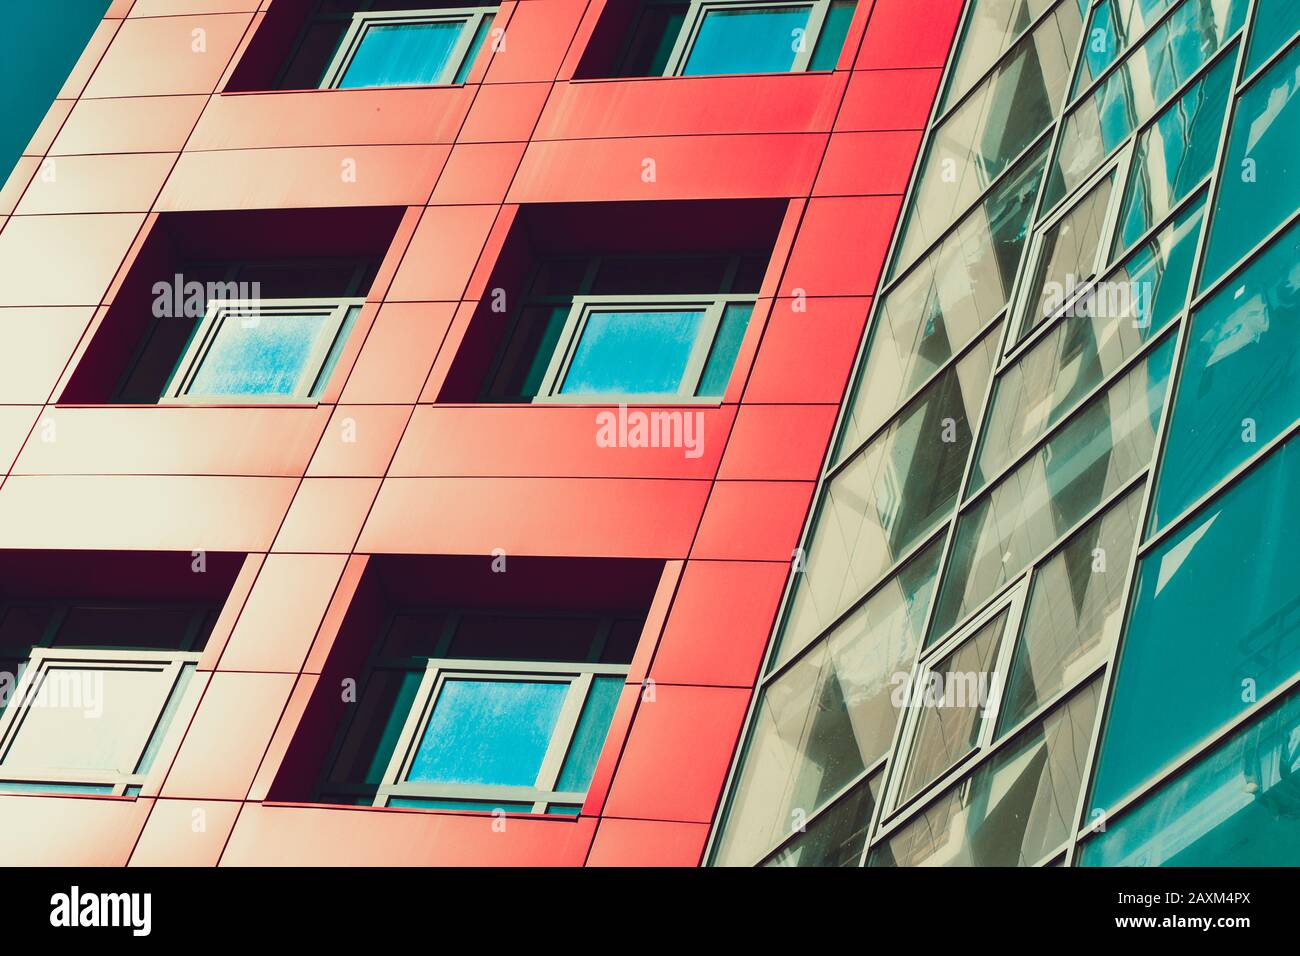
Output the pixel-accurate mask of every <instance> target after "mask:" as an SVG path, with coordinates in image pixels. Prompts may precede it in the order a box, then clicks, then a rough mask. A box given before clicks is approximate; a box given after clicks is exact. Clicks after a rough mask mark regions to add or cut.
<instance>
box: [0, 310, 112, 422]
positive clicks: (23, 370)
mask: <svg viewBox="0 0 1300 956" xmlns="http://www.w3.org/2000/svg"><path fill="white" fill-rule="evenodd" d="M94 314H95V310H94V309H90V308H81V309H0V342H4V343H5V348H3V349H0V404H4V405H7V404H19V403H23V402H26V403H42V402H45V401H46V400H47V399H48V398H49V397H50V392H51V391H52V390H53V388H54V385H55V383H56V382H57V381H58V380H59V376H60V375H61V374H62V373H63V367H64V365H66V364H67V361H68V359H69V358H70V357H71V355H72V352H73V350H74V349H75V348H76V347H77V340H78V339H79V338H80V337H81V333H82V332H84V331H85V330H86V326H87V325H88V324H89V323H90V320H91V319H92V318H93V317H94Z"/></svg>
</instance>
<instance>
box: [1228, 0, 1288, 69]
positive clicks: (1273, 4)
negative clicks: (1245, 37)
mask: <svg viewBox="0 0 1300 956" xmlns="http://www.w3.org/2000/svg"><path fill="white" fill-rule="evenodd" d="M1298 30H1300V0H1257V2H1256V4H1255V24H1254V26H1252V27H1251V28H1250V51H1249V54H1248V55H1247V56H1246V70H1245V72H1244V73H1243V74H1242V75H1243V76H1249V75H1250V74H1251V73H1253V72H1255V70H1257V69H1259V67H1260V66H1262V65H1263V63H1264V61H1265V60H1267V59H1268V58H1269V57H1270V56H1272V55H1273V54H1274V53H1276V52H1277V51H1278V50H1280V49H1281V48H1282V44H1283V43H1285V42H1286V41H1287V40H1289V39H1291V37H1293V36H1295V34H1296V31H1298Z"/></svg>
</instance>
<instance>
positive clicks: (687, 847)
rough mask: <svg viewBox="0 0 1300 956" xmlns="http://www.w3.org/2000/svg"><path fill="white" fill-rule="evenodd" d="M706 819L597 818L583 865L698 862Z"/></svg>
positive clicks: (705, 833) (691, 863) (647, 864)
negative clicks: (692, 821)
mask: <svg viewBox="0 0 1300 956" xmlns="http://www.w3.org/2000/svg"><path fill="white" fill-rule="evenodd" d="M708 839H709V826H708V824H707V823H667V822H665V821H662V820H613V819H609V820H601V821H600V826H599V827H598V828H597V830H596V839H595V840H594V841H593V842H592V844H591V853H590V854H589V855H588V856H587V866H699V864H700V859H701V858H702V857H703V856H704V845H705V843H706V842H707V841H708Z"/></svg>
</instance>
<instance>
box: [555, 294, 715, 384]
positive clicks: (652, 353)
mask: <svg viewBox="0 0 1300 956" xmlns="http://www.w3.org/2000/svg"><path fill="white" fill-rule="evenodd" d="M703 320H704V313H703V312H699V311H697V312H593V313H592V314H591V315H590V316H589V317H588V318H587V322H586V325H585V326H583V329H582V338H581V340H580V341H579V342H578V347H577V348H576V349H575V350H574V355H573V361H572V362H571V363H570V365H569V371H568V374H566V375H565V377H564V384H563V385H562V386H561V388H560V391H561V393H563V394H565V395H609V394H625V395H665V394H671V393H675V392H676V391H677V389H678V388H679V387H680V385H681V383H682V375H683V373H685V371H686V366H687V363H688V361H689V360H690V356H691V350H692V349H693V348H694V346H695V339H696V336H697V335H698V334H699V330H700V324H701V323H702V322H703Z"/></svg>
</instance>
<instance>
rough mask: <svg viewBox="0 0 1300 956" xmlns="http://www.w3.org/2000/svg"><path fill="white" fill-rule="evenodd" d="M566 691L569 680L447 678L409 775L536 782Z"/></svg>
mask: <svg viewBox="0 0 1300 956" xmlns="http://www.w3.org/2000/svg"><path fill="white" fill-rule="evenodd" d="M568 692H569V685H568V683H567V682H550V681H508V680H466V679H462V678H453V679H450V680H447V681H445V682H444V683H443V686H442V689H441V691H440V692H439V693H438V698H437V700H436V701H435V702H434V705H433V714H432V715H431V716H430V717H429V723H428V726H426V727H425V729H424V735H423V736H422V737H421V738H420V746H419V749H418V750H417V751H416V754H415V759H414V760H413V761H412V763H411V770H410V772H409V774H408V775H407V777H406V779H407V780H409V781H412V782H415V783H466V784H468V783H477V784H491V785H497V786H511V787H531V786H534V785H535V784H536V783H537V772H538V770H539V769H541V766H542V759H543V758H544V757H545V756H546V748H547V747H548V746H549V745H550V742H551V734H552V733H553V732H554V730H555V722H556V720H557V719H558V718H559V716H560V709H561V707H562V706H563V705H564V698H565V695H566V694H568Z"/></svg>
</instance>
